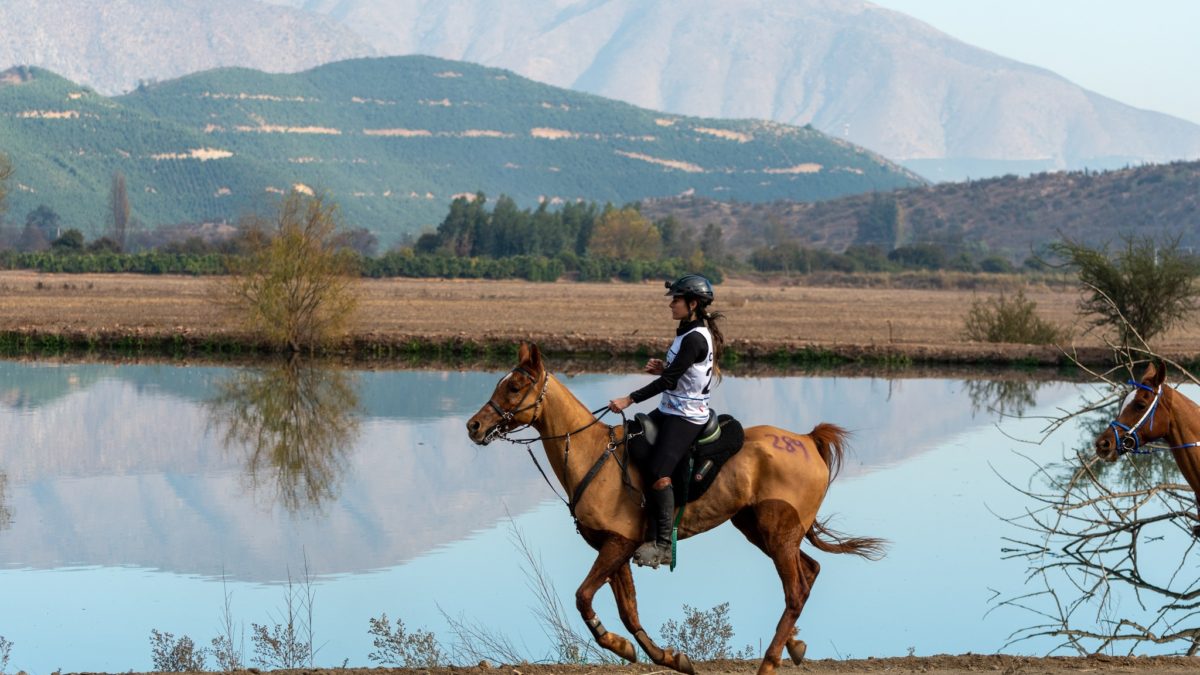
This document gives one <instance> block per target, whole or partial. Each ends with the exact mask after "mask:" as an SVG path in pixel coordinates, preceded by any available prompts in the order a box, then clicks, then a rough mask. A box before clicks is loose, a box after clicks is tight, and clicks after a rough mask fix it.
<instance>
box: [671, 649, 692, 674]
mask: <svg viewBox="0 0 1200 675" xmlns="http://www.w3.org/2000/svg"><path fill="white" fill-rule="evenodd" d="M677 663H678V665H677V666H676V667H675V669H676V670H678V671H679V672H681V673H687V675H696V669H695V668H693V667H692V660H691V659H689V658H688V656H687V654H684V653H683V652H680V653H679V660H678V661H677Z"/></svg>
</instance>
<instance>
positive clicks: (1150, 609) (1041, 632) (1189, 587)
mask: <svg viewBox="0 0 1200 675" xmlns="http://www.w3.org/2000/svg"><path fill="white" fill-rule="evenodd" d="M1090 446H1091V438H1089V439H1088V443H1087V446H1085V447H1088V448H1089V450H1087V451H1085V452H1080V453H1079V454H1078V455H1077V456H1076V457H1075V458H1074V459H1073V460H1072V461H1071V462H1069V463H1066V464H1060V465H1055V466H1048V467H1039V472H1038V475H1037V477H1036V478H1035V480H1034V481H1033V484H1036V485H1039V486H1041V487H1031V488H1024V489H1021V491H1022V492H1023V493H1025V494H1026V495H1027V496H1028V497H1029V498H1030V500H1031V502H1032V504H1033V506H1032V507H1030V508H1027V510H1026V513H1025V514H1023V515H1021V516H1019V517H1017V518H1013V519H1011V520H1010V522H1012V523H1013V524H1015V525H1017V526H1019V527H1020V528H1021V529H1022V530H1024V531H1025V534H1023V535H1020V536H1015V537H1006V540H1007V542H1008V544H1007V545H1006V547H1005V548H1004V549H1003V551H1004V552H1005V554H1006V557H1009V558H1017V559H1022V560H1024V561H1025V562H1026V563H1027V564H1028V568H1027V577H1026V587H1027V588H1030V587H1032V588H1031V590H1030V591H1029V592H1027V593H1025V594H1023V595H1020V596H1017V597H1010V598H1002V599H1000V600H999V601H998V603H997V606H1008V607H1019V608H1022V609H1024V610H1027V611H1030V612H1032V613H1033V614H1034V615H1035V616H1037V617H1038V623H1036V624H1035V625H1033V626H1030V627H1029V628H1026V629H1023V630H1020V631H1017V632H1016V633H1014V634H1013V635H1012V636H1011V641H1010V643H1009V644H1012V643H1013V642H1018V641H1022V640H1029V639H1034V638H1052V639H1059V640H1060V642H1059V643H1058V644H1057V645H1056V647H1055V648H1054V650H1052V651H1061V650H1067V651H1074V652H1077V653H1080V654H1090V653H1097V652H1115V651H1118V650H1120V651H1126V650H1127V652H1128V653H1130V654H1133V653H1135V652H1136V651H1137V650H1138V649H1140V648H1145V646H1146V645H1149V644H1154V645H1160V647H1158V648H1156V651H1158V650H1166V651H1171V652H1175V653H1184V654H1188V655H1193V654H1195V653H1197V650H1198V648H1200V616H1198V615H1197V610H1198V609H1200V572H1198V571H1197V569H1196V567H1195V565H1194V564H1193V563H1189V561H1191V560H1194V556H1195V555H1196V551H1195V550H1194V549H1195V547H1196V540H1195V539H1194V538H1193V537H1192V535H1191V528H1192V526H1193V525H1194V524H1195V517H1194V516H1193V515H1192V514H1193V512H1194V508H1195V507H1194V497H1193V495H1192V492H1191V489H1190V488H1189V487H1188V486H1187V485H1185V484H1182V483H1180V482H1176V481H1172V480H1171V479H1170V475H1176V476H1177V475H1178V474H1177V470H1176V469H1175V466H1174V463H1173V462H1172V461H1171V456H1170V454H1169V453H1157V454H1155V455H1150V456H1148V457H1142V458H1139V459H1141V460H1143V461H1140V462H1139V461H1134V462H1131V461H1129V458H1127V457H1126V458H1122V459H1121V460H1120V461H1119V462H1116V463H1114V464H1107V463H1105V462H1101V461H1100V460H1098V459H1096V458H1095V457H1094V456H1093V455H1091V452H1090ZM1147 460H1148V461H1147ZM1168 466H1169V467H1170V471H1168V470H1167V467H1168ZM1102 467H1105V468H1104V469H1103V470H1102Z"/></svg>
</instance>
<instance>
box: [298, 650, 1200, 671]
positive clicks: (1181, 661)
mask: <svg viewBox="0 0 1200 675" xmlns="http://www.w3.org/2000/svg"><path fill="white" fill-rule="evenodd" d="M757 669H758V662H748V661H747V662H743V661H715V662H711V663H700V664H697V667H696V671H697V673H698V674H699V675H753V673H755V672H756V671H757ZM276 672H279V673H284V672H287V673H295V674H296V675H302V674H312V673H320V674H321V675H326V674H327V675H335V674H336V675H417V674H418V673H422V674H423V673H431V674H432V675H451V674H453V675H650V674H652V673H653V674H654V675H659V674H667V673H672V672H674V671H670V670H663V669H661V668H658V667H657V666H654V665H651V664H635V665H627V666H562V665H528V664H523V665H519V666H498V667H490V668H481V667H474V668H452V669H446V668H442V669H434V670H398V669H353V668H351V669H346V670H340V669H339V670H328V671H324V670H317V671H313V670H304V671H276ZM778 672H779V673H781V674H783V675H786V674H787V673H797V674H800V673H814V674H822V673H825V674H829V675H860V674H861V675H868V674H876V673H924V674H926V675H967V674H968V673H971V674H979V673H999V674H1002V675H1082V674H1085V673H1086V674H1089V675H1090V674H1092V673H1097V674H1099V675H1104V674H1106V673H1109V674H1114V675H1115V674H1117V673H1140V674H1142V675H1176V674H1179V675H1182V674H1183V673H1189V674H1195V673H1198V672H1200V658H1198V657H1143V658H1124V657H1108V656H1092V657H1043V658H1035V657H1025V656H1001V655H993V656H986V655H974V654H968V655H964V656H920V657H900V658H887V659H853V660H846V661H834V660H820V661H808V662H805V663H804V664H803V665H800V666H791V665H786V666H784V667H782V668H780V669H779V671H778Z"/></svg>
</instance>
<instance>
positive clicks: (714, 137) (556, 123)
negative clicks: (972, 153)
mask: <svg viewBox="0 0 1200 675" xmlns="http://www.w3.org/2000/svg"><path fill="white" fill-rule="evenodd" d="M0 151H3V152H6V153H7V154H9V156H10V157H11V159H12V160H13V164H14V166H15V167H16V169H17V174H16V176H15V178H14V180H13V185H12V186H11V187H12V190H11V199H10V205H9V213H8V219H9V220H10V221H12V220H20V219H22V218H23V217H24V214H25V213H26V212H28V211H29V210H31V209H33V208H34V207H36V206H37V205H38V204H46V205H47V206H50V207H51V208H53V209H54V210H55V211H57V212H58V213H59V214H60V215H61V216H62V217H63V221H64V225H66V226H70V227H79V228H80V229H82V230H84V231H85V233H88V234H89V235H94V234H98V233H99V232H100V230H101V229H102V227H103V223H104V220H105V209H106V204H107V198H108V197H107V195H108V189H109V184H110V180H111V176H112V174H113V172H115V171H120V172H121V173H123V174H124V175H125V176H126V178H127V182H128V186H129V196H130V201H131V204H132V208H133V212H134V216H135V218H137V219H138V220H139V221H141V223H143V224H144V225H145V226H154V225H157V224H162V223H175V222H183V221H199V220H214V219H232V218H236V217H237V216H238V215H239V214H241V213H244V212H246V211H248V210H253V209H257V208H261V207H262V206H263V205H264V204H266V203H268V202H269V200H270V198H271V196H272V195H273V194H278V193H280V192H282V191H285V190H289V189H292V188H293V187H296V186H303V187H301V189H305V188H307V189H313V190H318V191H325V192H327V193H328V194H329V195H330V196H331V197H332V198H333V199H334V200H335V201H336V202H337V203H338V204H340V205H341V208H342V211H343V214H344V216H345V220H346V221H347V224H349V225H352V226H361V227H366V228H368V229H370V230H372V231H374V232H375V233H376V234H377V235H378V236H379V237H380V239H381V240H382V241H383V242H385V243H389V242H391V241H394V240H395V239H396V238H397V237H398V236H400V235H401V234H403V233H405V232H413V231H418V230H420V229H422V228H427V227H432V226H434V225H436V223H438V222H439V221H440V220H441V219H442V217H444V215H445V213H446V210H447V208H448V204H449V202H450V200H451V199H452V197H453V196H454V195H456V194H462V193H474V192H476V191H483V192H485V193H487V194H488V195H491V196H495V195H499V194H502V193H503V194H508V195H511V196H512V197H514V198H515V199H516V200H517V202H518V203H519V204H521V205H522V206H526V207H531V206H534V205H536V204H537V203H538V201H539V200H541V199H547V200H551V201H552V202H557V201H560V200H561V201H571V200H577V199H583V200H588V201H598V202H613V203H625V202H629V201H635V200H641V199H645V198H649V197H660V196H669V195H677V194H695V195H699V196H705V197H711V198H714V199H722V200H725V199H731V200H739V201H743V202H764V201H773V200H780V199H787V200H799V201H808V200H821V199H828V198H832V197H837V196H842V195H848V194H858V193H863V192H869V191H876V190H889V189H892V188H896V187H908V186H913V185H917V184H919V183H920V182H921V181H920V179H919V178H918V177H917V176H915V175H914V174H912V173H910V172H907V171H905V170H904V169H902V168H900V167H898V166H896V165H894V164H892V163H890V162H888V161H886V160H885V159H883V158H882V157H880V156H878V155H875V154H872V153H870V152H868V151H865V150H863V149H862V148H858V147H855V146H852V145H849V144H847V143H844V142H841V141H837V140H834V139H831V138H829V137H827V136H825V135H823V134H821V133H819V132H817V131H814V130H811V129H809V128H798V127H789V126H785V125H781V124H776V123H770V122H761V121H752V120H737V121H730V120H711V119H701V118H692V117H682V116H678V115H668V114H664V113H657V112H654V111H651V110H645V109H641V108H636V107H634V106H630V105H627V104H623V103H617V102H614V101H610V100H607V99H603V98H599V97H596V96H592V95H587V94H580V93H576V92H572V91H568V90H564V89H558V88H555V87H551V86H547V85H542V84H538V83H535V82H533V81H530V80H527V79H524V78H521V77H519V76H516V75H513V74H512V73H510V72H507V71H502V70H496V69H490V68H483V67H479V66H474V65H471V64H467V63H461V62H455V61H445V60H441V59H435V58H430V57H416V56H410V57H392V58H383V59H358V60H351V61H342V62H338V63H333V64H329V65H325V66H321V67H319V68H315V69H313V70H310V71H306V72H303V73H298V74H291V75H275V74H267V73H262V72H258V71H253V70H246V69H236V68H235V69H219V70H213V71H207V72H203V73H199V74H195V75H191V76H188V77H184V78H180V79H178V80H172V81H169V82H164V83H160V84H156V85H152V86H148V87H143V88H142V89H139V90H137V91H135V92H133V93H130V94H128V95H125V96H120V97H115V98H105V97H103V96H100V95H98V94H96V93H95V92H93V91H91V90H89V89H87V88H85V87H81V86H79V85H75V84H73V83H71V82H69V81H67V80H64V79H62V78H60V77H57V76H55V75H54V74H52V73H49V72H46V71H42V70H38V69H25V70H20V71H9V72H8V73H6V74H4V75H0Z"/></svg>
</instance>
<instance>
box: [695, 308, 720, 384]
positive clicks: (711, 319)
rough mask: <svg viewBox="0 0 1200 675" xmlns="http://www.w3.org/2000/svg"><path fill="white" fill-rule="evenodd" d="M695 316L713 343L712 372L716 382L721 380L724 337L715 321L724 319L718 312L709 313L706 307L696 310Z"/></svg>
mask: <svg viewBox="0 0 1200 675" xmlns="http://www.w3.org/2000/svg"><path fill="white" fill-rule="evenodd" d="M696 316H698V317H699V318H700V319H702V320H703V321H704V325H706V326H708V332H709V333H712V341H713V372H714V373H715V374H716V376H717V380H718V381H720V379H721V354H722V353H724V351H725V336H724V335H721V327H720V326H718V325H717V321H718V320H720V319H724V318H725V315H724V314H722V313H720V312H709V311H708V307H704V306H700V307H697V308H696Z"/></svg>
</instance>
